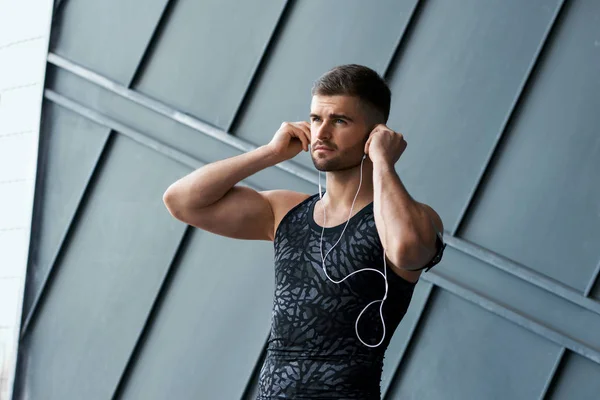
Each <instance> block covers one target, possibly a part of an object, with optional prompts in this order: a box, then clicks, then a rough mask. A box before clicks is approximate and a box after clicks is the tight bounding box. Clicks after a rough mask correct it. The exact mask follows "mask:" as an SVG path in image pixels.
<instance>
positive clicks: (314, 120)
mask: <svg viewBox="0 0 600 400" xmlns="http://www.w3.org/2000/svg"><path fill="white" fill-rule="evenodd" d="M317 121H319V117H312V118H311V122H317Z"/></svg>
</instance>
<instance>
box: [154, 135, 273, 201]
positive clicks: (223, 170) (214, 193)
mask: <svg viewBox="0 0 600 400" xmlns="http://www.w3.org/2000/svg"><path fill="white" fill-rule="evenodd" d="M280 161H281V160H279V159H277V158H276V157H275V156H274V155H273V152H272V151H271V150H270V149H269V148H268V147H267V146H261V147H259V148H257V149H255V150H252V151H249V152H247V153H244V154H240V155H239V156H235V157H231V158H227V159H225V160H220V161H216V162H214V163H211V164H208V165H205V166H203V167H201V168H198V169H197V170H195V171H194V172H192V173H190V174H189V175H186V176H185V177H183V178H181V179H179V180H178V181H177V182H175V183H173V184H172V185H171V186H169V188H168V189H167V191H166V192H165V202H167V201H171V202H172V203H179V204H185V206H186V207H194V208H202V207H206V206H209V205H211V204H213V203H215V202H216V201H218V200H220V199H221V198H222V197H223V196H224V195H225V194H226V193H227V192H228V191H229V190H230V189H231V188H232V187H234V186H235V185H236V184H238V183H239V182H240V181H242V180H244V179H246V178H248V177H249V176H251V175H254V174H255V173H257V172H259V171H261V170H263V169H265V168H268V167H271V166H273V165H275V164H277V163H279V162H280ZM167 199H170V200H167Z"/></svg>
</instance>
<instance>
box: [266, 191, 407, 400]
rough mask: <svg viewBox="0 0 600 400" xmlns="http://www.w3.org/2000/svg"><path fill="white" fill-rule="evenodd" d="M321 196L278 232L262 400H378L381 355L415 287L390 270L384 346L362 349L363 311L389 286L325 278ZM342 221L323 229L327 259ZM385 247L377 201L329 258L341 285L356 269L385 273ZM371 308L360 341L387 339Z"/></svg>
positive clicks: (372, 278) (368, 279)
mask: <svg viewBox="0 0 600 400" xmlns="http://www.w3.org/2000/svg"><path fill="white" fill-rule="evenodd" d="M318 200H319V196H318V194H316V195H313V196H311V197H309V198H308V199H306V200H304V201H303V202H301V203H300V204H298V205H297V206H295V207H294V208H292V209H291V210H290V211H289V212H288V213H287V214H286V216H285V217H284V218H283V220H282V221H281V223H280V225H279V227H278V228H277V232H276V234H275V240H274V249H275V256H274V259H275V293H274V299H273V311H272V322H271V332H270V335H269V339H268V341H267V351H266V358H265V361H264V364H263V365H262V368H261V371H260V376H259V382H258V389H259V390H258V397H257V399H258V400H266V399H282V398H287V399H317V398H318V399H362V400H365V399H367V400H368V399H379V398H380V380H381V373H382V368H383V357H384V352H385V350H386V348H387V346H388V345H389V342H390V339H391V337H392V334H393V333H394V331H395V329H396V327H397V326H398V324H399V323H400V321H401V320H402V318H403V316H404V314H405V313H406V310H407V308H408V305H409V303H410V299H411V297H412V294H413V291H414V287H415V284H414V283H411V282H409V281H407V280H405V279H403V278H401V277H400V276H398V275H396V273H394V272H393V271H392V270H391V268H390V267H387V280H388V285H389V288H388V297H387V299H386V301H385V303H384V306H383V316H384V320H385V328H386V333H385V339H384V341H383V343H382V344H381V345H380V346H379V347H375V348H370V347H367V346H365V345H364V344H362V343H361V342H360V341H359V340H358V338H357V336H356V332H355V323H356V319H357V318H358V316H359V314H360V312H361V311H362V310H363V309H364V308H365V306H367V304H369V303H370V302H372V301H374V300H381V299H382V298H383V296H384V294H385V281H384V278H383V276H382V275H380V274H379V273H377V272H374V271H362V272H360V273H357V274H355V275H353V276H351V277H350V278H348V279H347V280H345V281H344V282H342V283H340V284H336V283H333V282H331V281H330V280H329V279H327V277H326V276H325V274H324V272H323V267H322V262H321V253H320V250H319V243H320V240H321V230H322V227H321V226H319V225H318V224H317V223H316V222H315V220H314V218H313V215H314V214H313V213H314V207H315V204H316V203H317V201H318ZM344 225H345V222H344V223H343V224H341V225H338V226H335V227H332V228H325V232H324V234H323V255H325V254H326V253H327V252H328V251H329V249H330V248H331V246H332V245H334V244H335V243H336V242H337V240H338V238H339V237H340V234H341V233H342V230H343V228H344ZM383 267H384V266H383V247H382V244H381V242H380V240H379V235H378V233H377V229H376V227H375V220H374V216H373V203H370V204H369V205H367V206H365V207H364V208H363V209H361V210H360V211H359V212H358V213H356V214H355V215H354V216H352V217H351V218H350V221H349V222H348V227H347V228H346V231H345V232H344V235H343V237H342V239H341V240H340V242H339V243H338V244H337V246H335V248H334V249H333V250H332V251H331V252H330V253H329V255H328V256H327V258H326V259H325V268H326V269H327V273H328V274H329V276H330V277H331V278H332V279H334V280H336V281H339V280H341V279H343V278H344V277H345V276H347V275H348V274H350V273H351V272H353V271H356V270H359V269H362V268H374V269H377V270H379V271H382V272H383ZM380 305H381V303H379V302H377V303H375V304H372V305H371V306H369V307H368V308H367V310H366V311H365V312H364V313H363V315H362V317H361V318H360V320H359V323H358V331H359V333H360V337H361V339H362V340H363V341H364V342H366V343H369V344H377V343H378V342H379V341H380V340H381V337H382V334H383V326H382V324H381V317H380V314H379V308H380Z"/></svg>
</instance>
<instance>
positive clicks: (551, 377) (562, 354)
mask: <svg viewBox="0 0 600 400" xmlns="http://www.w3.org/2000/svg"><path fill="white" fill-rule="evenodd" d="M565 353H566V349H565V348H564V347H561V348H560V350H559V352H558V356H557V357H556V360H554V364H553V365H552V370H550V373H549V374H548V378H547V379H546V382H545V383H544V387H543V388H542V391H541V392H540V397H538V400H544V399H546V398H547V396H548V394H549V393H550V391H551V390H552V387H553V386H554V384H555V382H556V381H555V379H556V374H557V373H558V369H559V368H560V366H561V365H562V363H563V360H564V359H565Z"/></svg>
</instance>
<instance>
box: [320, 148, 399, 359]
mask: <svg viewBox="0 0 600 400" xmlns="http://www.w3.org/2000/svg"><path fill="white" fill-rule="evenodd" d="M366 158H367V155H366V154H365V155H364V156H363V158H362V160H361V162H360V181H359V183H358V190H357V191H356V195H354V200H353V201H352V206H351V207H350V214H349V215H348V220H347V221H346V225H345V226H344V229H343V230H342V233H341V234H340V237H339V239H338V240H337V242H335V244H334V245H333V246H331V248H330V249H329V251H327V253H326V254H325V256H323V233H324V232H325V225H326V221H327V216H326V213H325V205H322V207H323V225H322V229H321V240H320V245H319V249H320V252H321V262H322V266H323V272H324V273H325V276H326V277H327V279H329V280H330V281H331V282H333V283H336V284H340V283H342V282H344V281H345V280H346V279H348V278H350V277H351V276H352V275H354V274H357V273H359V272H363V271H373V272H376V273H378V274H379V275H381V276H383V279H384V280H385V294H384V295H383V298H382V299H381V300H374V301H372V302H370V303H369V304H367V305H366V306H365V308H363V310H362V311H361V312H360V314H358V318H356V323H355V324H354V330H355V331H356V337H357V338H358V340H360V341H361V343H362V344H364V345H365V346H367V347H378V346H379V345H381V343H383V340H384V339H385V321H384V319H383V302H384V301H385V300H386V299H387V295H388V281H387V269H386V268H387V266H386V262H385V249H384V250H383V273H382V272H381V271H379V270H377V269H375V268H362V269H359V270H357V271H354V272H352V273H351V274H348V275H347V276H346V277H344V278H343V279H341V280H339V281H336V280H333V279H331V277H330V276H329V275H328V274H327V269H326V268H325V259H326V258H327V256H328V255H329V253H330V252H331V250H333V248H334V247H335V246H337V244H338V243H339V242H340V240H341V239H342V236H344V232H345V231H346V228H347V227H348V223H349V222H350V218H351V217H352V211H353V209H354V203H355V202H356V198H357V197H358V193H359V192H360V186H361V185H362V169H363V163H364V161H365V159H366ZM319 199H321V200H322V199H323V193H322V190H321V171H319ZM375 303H381V305H380V306H379V315H380V316H381V323H382V325H383V335H382V337H381V340H380V341H379V343H377V344H375V345H373V344H367V343H365V342H364V341H363V340H362V339H361V338H360V334H359V333H358V321H359V320H360V317H362V315H363V313H364V312H365V311H366V310H367V308H369V307H370V306H371V304H375Z"/></svg>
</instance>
